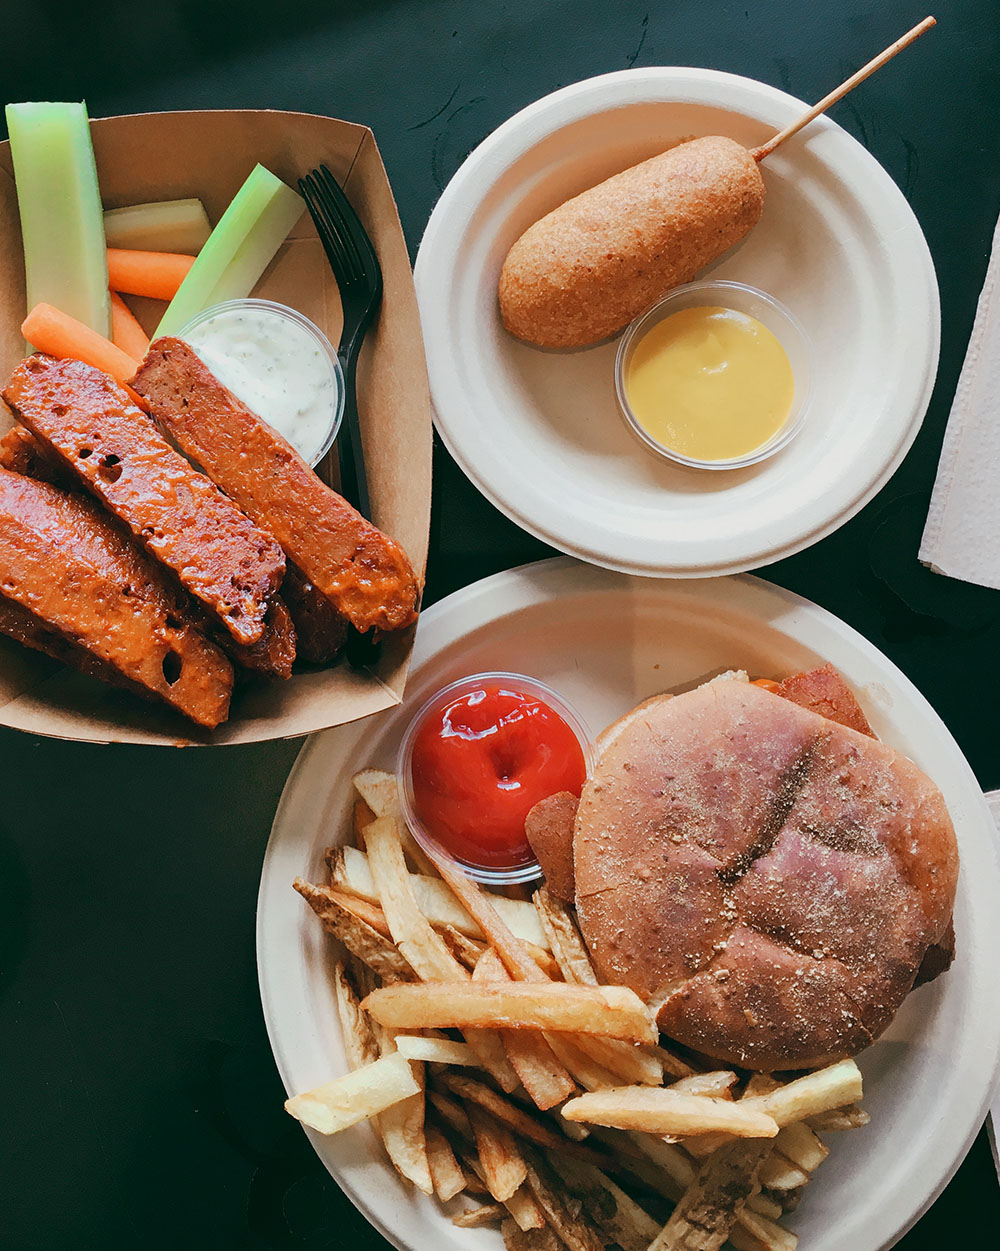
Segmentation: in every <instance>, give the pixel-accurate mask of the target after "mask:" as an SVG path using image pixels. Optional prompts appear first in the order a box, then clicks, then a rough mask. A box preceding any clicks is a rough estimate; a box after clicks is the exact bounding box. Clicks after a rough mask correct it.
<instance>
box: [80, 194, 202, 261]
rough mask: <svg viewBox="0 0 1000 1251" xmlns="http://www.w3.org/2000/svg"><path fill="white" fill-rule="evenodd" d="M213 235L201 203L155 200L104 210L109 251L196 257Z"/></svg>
mask: <svg viewBox="0 0 1000 1251" xmlns="http://www.w3.org/2000/svg"><path fill="white" fill-rule="evenodd" d="M211 233H212V227H211V225H210V223H209V220H208V214H207V213H206V212H205V206H204V205H203V204H202V202H201V201H200V200H158V201H157V202H156V203H155V204H130V205H129V206H128V207H127V208H116V209H107V210H105V213H104V234H105V237H106V239H107V241H108V247H109V248H137V249H139V251H144V252H184V253H187V254H190V255H197V253H198V252H200V251H201V249H202V247H203V246H204V244H205V241H206V240H207V239H208V236H209V235H210V234H211Z"/></svg>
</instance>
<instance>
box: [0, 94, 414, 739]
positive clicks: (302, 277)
mask: <svg viewBox="0 0 1000 1251" xmlns="http://www.w3.org/2000/svg"><path fill="white" fill-rule="evenodd" d="M91 131H92V135H93V142H94V151H95V153H96V156H97V169H98V174H99V177H100V186H101V196H102V199H103V201H104V206H105V208H117V207H119V206H121V205H126V204H139V203H143V202H146V201H151V200H168V199H174V198H180V197H184V196H198V197H199V198H200V199H201V200H202V201H203V203H204V205H205V208H206V209H207V210H208V215H209V218H210V220H211V221H212V222H213V223H215V222H216V221H218V219H219V217H220V216H221V215H222V212H223V211H224V209H225V208H226V206H227V205H228V203H229V201H230V200H231V199H232V197H233V196H234V195H235V193H236V192H237V191H238V190H239V187H240V185H241V184H242V182H243V180H244V179H245V178H246V176H247V175H248V174H249V173H250V171H251V169H252V168H253V166H254V165H255V164H256V163H257V162H258V161H259V162H260V163H261V164H262V165H266V166H267V168H268V169H270V170H272V171H273V172H274V173H275V174H277V176H278V177H279V178H282V179H283V180H284V181H285V182H287V183H288V184H289V185H290V186H293V187H294V186H295V185H296V182H297V180H298V179H299V178H300V177H301V176H302V175H303V174H306V173H307V172H308V171H309V170H310V169H312V168H314V167H315V166H317V165H319V164H320V163H322V162H325V163H326V164H327V165H328V166H329V167H330V169H331V170H332V171H333V173H334V174H335V176H336V177H337V179H338V181H340V182H341V184H342V185H343V186H344V188H345V190H346V192H347V194H348V196H349V197H350V199H351V202H352V204H353V205H354V207H355V209H356V210H357V212H358V215H359V216H360V218H361V220H362V222H363V223H364V225H365V228H366V229H367V231H368V233H369V234H370V235H371V238H372V241H373V242H374V244H375V250H376V252H377V253H378V256H379V260H380V262H381V265H382V273H383V277H384V281H385V294H384V297H383V302H382V309H381V312H380V314H379V317H378V319H377V320H376V323H375V325H374V327H373V328H372V329H371V330H370V331H369V332H368V336H367V339H366V341H365V347H364V351H363V353H362V357H361V362H360V366H359V369H358V404H359V409H360V416H361V424H362V431H363V436H364V449H365V462H366V465H367V468H368V480H369V488H370V492H371V500H372V509H373V520H374V521H375V523H376V525H378V526H379V527H380V528H381V529H383V530H384V531H386V533H388V534H390V535H392V536H393V537H394V538H395V539H397V540H398V541H399V542H400V543H402V545H403V547H404V548H405V549H406V552H407V554H408V555H409V557H410V560H411V561H412V563H413V567H414V569H416V570H417V573H418V575H420V576H421V577H422V574H423V569H424V565H425V562H426V558H427V540H428V528H429V524H430V497H431V414H430V399H429V395H428V386H427V371H426V366H425V363H424V352H423V342H422V339H421V335H420V320H419V315H418V312H417V302H416V296H415V294H414V290H413V279H412V275H411V272H410V262H409V257H408V255H407V251H406V244H405V242H404V240H403V233H402V230H401V228H400V224H399V215H398V213H397V211H396V204H395V201H394V200H393V196H392V191H391V189H390V187H389V182H388V179H387V178H386V174H385V169H384V167H383V165H382V160H381V157H380V156H379V152H378V148H377V147H376V144H375V140H374V137H373V135H372V133H371V131H370V130H368V129H367V127H364V126H357V125H354V124H352V123H349V122H341V121H335V120H334V119H333V118H328V117H314V116H311V115H308V114H304V113H280V112H271V111H205V112H189V113H148V114H142V115H138V116H131V117H109V118H102V119H100V120H95V121H93V122H92V123H91ZM253 294H254V295H257V296H260V297H262V298H265V299H271V300H278V301H280V302H281V303H284V304H289V305H291V306H292V307H294V308H297V309H299V310H300V311H301V312H303V313H305V314H306V316H308V317H311V318H312V319H313V321H315V322H316V323H317V324H318V325H319V326H321V327H322V328H323V330H324V331H325V332H326V334H327V337H328V338H329V339H330V341H331V342H332V343H334V344H336V343H337V342H338V341H339V338H340V329H341V322H342V318H341V309H340V299H339V295H338V292H337V285H336V282H335V281H334V278H333V275H332V273H331V272H330V267H329V265H328V263H327V260H326V257H325V255H324V253H323V249H322V247H321V245H320V242H319V239H318V238H317V237H316V231H315V228H314V227H313V224H312V220H311V219H310V217H309V214H308V213H304V214H303V216H302V217H301V218H300V220H299V222H298V224H297V225H296V227H295V228H294V229H293V231H292V232H291V234H290V236H289V238H288V240H287V241H286V242H285V244H283V246H282V247H281V249H280V251H279V252H278V254H277V256H276V257H275V259H274V261H273V262H272V263H271V265H270V266H269V268H268V269H267V271H266V272H265V273H264V275H263V277H262V278H261V280H260V282H259V283H258V284H257V286H256V288H255V289H254V292H253ZM130 303H131V304H132V306H133V307H134V308H135V309H136V312H137V314H138V316H139V318H140V320H141V321H142V322H143V325H144V326H145V328H146V330H147V331H152V330H153V329H154V328H155V325H156V322H157V320H158V317H159V315H160V310H161V309H162V307H163V306H162V305H159V304H157V303H155V302H153V301H141V300H135V301H133V300H132V299H131V297H130ZM25 312H26V309H25V293H24V262H23V257H22V252H21V233H20V224H19V219H18V212H17V200H16V196H15V190H14V180H13V173H12V166H11V159H10V147H9V145H8V144H7V143H3V144H0V374H2V377H3V380H4V382H5V381H6V379H7V378H8V377H9V376H10V373H11V371H12V370H13V369H14V367H15V366H16V364H17V362H18V361H19V360H20V359H21V357H22V355H23V354H24V350H25V349H24V342H23V339H22V337H21V332H20V323H21V321H22V320H23V318H24V315H25ZM11 424H12V423H11V416H10V413H9V412H8V411H7V410H6V408H5V407H3V406H2V405H0V429H2V430H3V431H6V430H7V429H8V428H9V426H10V425H11ZM412 647H413V630H412V629H411V630H408V631H405V632H403V633H401V634H400V635H398V636H394V637H391V638H388V639H386V641H385V643H384V644H383V648H382V652H381V655H380V657H379V660H378V663H377V664H376V665H375V666H374V667H373V668H372V669H371V670H354V669H351V668H350V667H349V666H348V665H347V664H346V663H345V662H343V661H341V662H339V663H338V664H336V665H335V666H334V667H332V668H329V669H324V670H312V671H304V672H302V673H296V674H295V676H294V677H292V678H291V679H290V680H289V681H287V682H281V681H273V682H270V683H267V684H261V683H254V684H252V685H249V686H247V687H245V688H243V687H241V688H240V689H238V690H237V691H236V692H235V693H234V696H233V703H232V710H231V713H230V718H229V720H228V721H227V722H226V723H225V724H224V725H221V726H220V727H219V728H218V729H217V730H215V731H213V732H211V733H207V732H202V731H200V730H197V729H196V728H195V727H193V726H192V725H191V724H190V723H189V722H188V721H186V720H185V719H184V718H183V717H181V716H180V715H179V714H177V713H175V712H173V711H172V710H170V709H168V708H166V707H160V706H159V705H157V704H154V703H146V702H145V701H143V700H141V699H138V698H137V697H135V696H132V695H129V694H126V693H125V692H121V691H116V690H114V689H113V688H112V687H109V686H105V685H103V684H101V683H99V682H97V681H95V680H93V679H91V678H86V677H84V676H83V675H81V674H78V673H75V672H73V671H71V670H68V669H66V668H64V667H63V666H61V665H58V664H57V663H56V662H54V661H51V660H49V659H48V658H46V657H44V656H42V655H40V654H39V653H37V652H33V651H30V650H28V649H27V648H23V647H20V646H19V645H18V644H16V643H14V642H12V641H11V640H9V639H6V638H3V637H0V724H2V725H6V726H10V727H12V728H14V729H18V730H25V731H27V732H29V733H32V734H42V735H47V736H51V737H56V738H67V739H77V740H80V741H84V742H91V743H148V744H161V745H177V746H183V745H187V744H192V743H204V744H228V743H253V742H261V741H265V740H268V739H276V738H292V737H295V736H298V735H303V734H309V733H311V732H312V731H314V730H321V729H326V728H327V727H329V726H334V725H342V724H343V723H345V722H348V721H354V720H357V719H358V718H359V717H366V716H369V715H371V714H372V713H375V712H380V711H381V710H383V709H385V708H390V707H393V706H395V705H396V704H398V703H399V702H400V700H401V698H402V694H403V687H404V684H405V681H406V671H407V666H408V664H409V659H410V653H411V651H412Z"/></svg>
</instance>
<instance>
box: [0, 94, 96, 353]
mask: <svg viewBox="0 0 1000 1251" xmlns="http://www.w3.org/2000/svg"><path fill="white" fill-rule="evenodd" d="M6 112H7V133H8V134H9V136H10V154H11V158H12V159H13V162H14V179H15V182H16V184H17V205H18V209H19V210H20V213H21V237H22V240H23V243H24V271H25V283H26V286H27V295H28V309H27V310H26V311H30V310H31V309H33V308H34V307H35V305H36V304H40V303H43V302H44V303H45V304H52V305H54V306H55V307H56V308H58V309H59V310H60V311H61V312H63V313H68V314H69V315H70V317H75V318H76V319H77V321H82V322H83V323H84V325H86V326H89V327H90V329H91V330H96V331H97V333H98V334H103V335H110V333H111V301H110V299H109V297H108V262H107V253H106V251H105V244H104V216H103V212H102V209H101V195H100V192H99V191H98V188H97V166H96V165H95V163H94V149H93V148H92V147H91V143H90V123H89V121H88V119H87V106H86V105H85V104H8V105H7V110H6Z"/></svg>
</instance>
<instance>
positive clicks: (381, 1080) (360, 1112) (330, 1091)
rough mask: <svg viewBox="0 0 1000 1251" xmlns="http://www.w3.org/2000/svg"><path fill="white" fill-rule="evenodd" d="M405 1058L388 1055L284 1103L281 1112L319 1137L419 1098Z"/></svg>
mask: <svg viewBox="0 0 1000 1251" xmlns="http://www.w3.org/2000/svg"><path fill="white" fill-rule="evenodd" d="M420 1093H421V1091H420V1083H419V1082H418V1081H417V1080H416V1078H415V1077H414V1076H413V1073H412V1072H411V1071H410V1065H409V1061H408V1060H407V1059H406V1058H405V1056H401V1055H398V1054H396V1055H388V1056H383V1057H382V1058H381V1059H379V1060H376V1061H375V1062H374V1063H373V1064H366V1065H365V1066H364V1068H360V1069H355V1070H354V1072H352V1073H347V1074H345V1075H344V1076H343V1077H338V1078H336V1079H335V1080H334V1081H332V1082H326V1083H325V1084H324V1085H322V1086H317V1087H316V1089H315V1090H309V1091H306V1092H305V1093H304V1094H301V1095H294V1096H293V1097H292V1098H291V1099H287V1100H286V1101H285V1111H286V1112H288V1113H289V1114H290V1115H291V1116H294V1117H295V1119H296V1120H297V1121H301V1122H302V1124H303V1125H308V1126H309V1128H310V1129H314V1130H316V1132H317V1133H320V1134H336V1133H339V1132H340V1131H341V1130H343V1129H347V1128H349V1127H350V1126H351V1125H356V1124H357V1123H358V1122H359V1121H364V1120H367V1119H368V1117H371V1116H377V1115H378V1114H379V1113H380V1112H384V1111H385V1110H386V1109H387V1108H391V1107H392V1106H393V1105H394V1104H397V1103H399V1102H401V1100H403V1099H408V1098H410V1096H411V1095H416V1094H420Z"/></svg>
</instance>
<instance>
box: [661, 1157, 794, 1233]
mask: <svg viewBox="0 0 1000 1251" xmlns="http://www.w3.org/2000/svg"><path fill="white" fill-rule="evenodd" d="M770 1149H771V1147H770V1144H769V1143H767V1142H733V1143H728V1144H727V1145H726V1146H724V1147H720V1149H719V1150H718V1151H716V1152H715V1154H714V1155H712V1156H710V1157H709V1159H707V1160H706V1161H705V1163H704V1164H703V1165H702V1166H701V1168H700V1169H699V1170H698V1174H697V1176H696V1177H695V1179H694V1181H693V1182H692V1183H691V1185H690V1186H689V1187H688V1189H687V1190H686V1191H685V1192H684V1195H683V1197H682V1198H681V1201H680V1202H679V1203H678V1204H677V1207H676V1208H674V1211H673V1214H672V1215H671V1217H670V1220H669V1221H667V1223H666V1225H664V1227H663V1229H662V1230H661V1231H660V1233H659V1235H658V1236H657V1237H656V1239H655V1240H654V1241H653V1242H652V1243H651V1244H650V1246H649V1251H718V1249H719V1248H720V1247H721V1246H722V1244H723V1243H724V1242H725V1241H726V1239H727V1238H728V1237H729V1233H730V1231H731V1230H732V1228H733V1226H734V1225H735V1224H736V1220H737V1218H738V1216H739V1215H740V1212H741V1211H742V1209H743V1207H744V1205H745V1204H746V1201H747V1199H748V1198H749V1197H750V1195H751V1194H753V1191H754V1189H755V1188H756V1186H757V1173H758V1171H759V1170H760V1165H761V1161H762V1160H763V1159H764V1157H765V1156H766V1154H767V1153H768V1151H770Z"/></svg>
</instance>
